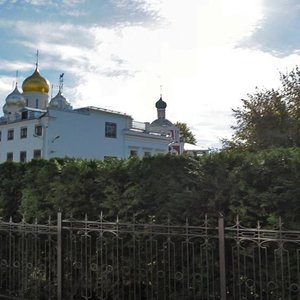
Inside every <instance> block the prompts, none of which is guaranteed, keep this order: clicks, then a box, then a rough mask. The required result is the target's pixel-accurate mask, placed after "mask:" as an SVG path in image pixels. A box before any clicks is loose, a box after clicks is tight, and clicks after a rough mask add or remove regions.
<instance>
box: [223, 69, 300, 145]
mask: <svg viewBox="0 0 300 300" xmlns="http://www.w3.org/2000/svg"><path fill="white" fill-rule="evenodd" d="M280 79H281V87H280V88H279V89H278V90H273V89H272V90H267V89H257V90H256V92H255V93H253V94H248V98H247V99H242V107H239V108H237V109H234V110H233V114H234V117H235V119H236V125H235V126H232V128H233V130H234V134H233V137H232V140H229V141H228V140H227V141H224V144H225V146H226V147H229V148H240V149H241V148H243V149H247V150H252V151H253V150H254V151H257V150H262V149H267V148H273V147H299V146H300V70H299V68H298V67H296V68H295V69H294V70H292V71H291V72H289V73H287V74H281V77H280Z"/></svg>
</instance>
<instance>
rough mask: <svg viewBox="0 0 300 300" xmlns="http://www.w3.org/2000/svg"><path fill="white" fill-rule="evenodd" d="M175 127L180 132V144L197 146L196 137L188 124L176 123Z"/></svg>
mask: <svg viewBox="0 0 300 300" xmlns="http://www.w3.org/2000/svg"><path fill="white" fill-rule="evenodd" d="M175 126H176V127H177V128H179V130H180V142H184V143H189V144H193V145H196V143H197V140H196V137H195V135H194V134H193V132H192V130H191V129H190V128H189V127H188V125H187V124H186V123H182V122H176V123H175Z"/></svg>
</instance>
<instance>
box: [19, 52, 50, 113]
mask: <svg viewBox="0 0 300 300" xmlns="http://www.w3.org/2000/svg"><path fill="white" fill-rule="evenodd" d="M22 90H23V97H24V98H25V101H26V106H27V107H30V108H37V109H46V108H47V106H48V99H49V95H48V93H49V82H48V80H47V79H45V78H44V77H42V76H41V74H40V72H39V68H38V53H37V62H36V67H35V70H34V72H33V74H32V75H31V76H29V77H27V78H26V79H25V80H24V82H23V84H22Z"/></svg>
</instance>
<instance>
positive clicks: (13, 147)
mask: <svg viewBox="0 0 300 300" xmlns="http://www.w3.org/2000/svg"><path fill="white" fill-rule="evenodd" d="M37 124H39V120H38V119H32V120H24V121H21V122H14V123H9V124H3V125H1V126H0V130H1V141H0V162H4V161H6V158H7V153H8V152H12V153H13V160H14V161H16V162H18V161H20V151H26V152H27V153H26V154H27V161H29V160H31V159H32V158H33V151H34V150H38V149H40V150H42V155H43V137H35V136H34V128H35V125H37ZM22 127H27V137H26V138H22V139H21V138H20V131H21V128H22ZM10 129H13V130H14V139H13V140H7V132H8V130H10Z"/></svg>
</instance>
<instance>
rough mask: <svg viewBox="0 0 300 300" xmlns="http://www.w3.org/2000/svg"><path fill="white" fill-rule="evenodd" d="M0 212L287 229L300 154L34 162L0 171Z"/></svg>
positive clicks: (294, 218)
mask: <svg viewBox="0 0 300 300" xmlns="http://www.w3.org/2000/svg"><path fill="white" fill-rule="evenodd" d="M0 177H1V178H0V209H1V210H0V213H1V216H2V217H3V218H8V216H10V215H12V216H13V218H14V219H15V220H18V219H20V218H21V217H22V215H24V214H25V216H26V219H28V220H30V219H31V220H33V219H34V218H36V217H37V218H38V219H39V220H47V219H48V216H53V217H55V215H56V213H57V211H58V210H61V211H63V213H64V214H65V215H70V214H72V215H73V216H74V217H76V218H83V217H84V215H85V214H88V217H89V218H91V219H96V218H98V217H99V215H100V213H101V211H103V213H104V214H105V216H107V218H109V217H111V218H115V217H116V215H119V217H120V218H122V219H131V218H132V217H133V216H135V217H136V219H137V220H140V221H149V218H151V219H152V220H157V221H164V220H166V218H167V217H168V216H169V217H170V218H171V219H172V220H174V221H176V222H184V221H185V219H186V218H189V219H191V220H192V222H193V223H196V222H199V221H200V220H201V219H202V217H203V215H204V214H205V213H208V214H211V215H213V216H216V215H217V213H218V212H222V213H223V214H224V215H225V216H226V217H227V218H228V219H231V220H233V219H234V218H235V216H236V215H237V214H239V215H240V217H241V219H242V220H243V222H244V224H247V223H248V224H250V223H251V224H252V225H253V224H255V222H256V220H257V219H260V220H262V221H263V222H264V223H267V224H274V223H275V222H276V219H277V217H279V216H281V217H282V218H283V219H284V220H285V223H288V227H290V228H291V227H296V226H297V225H299V223H300V220H299V218H300V214H299V210H300V207H299V205H298V203H299V200H298V199H299V198H300V187H299V181H300V149H298V148H281V149H276V150H272V151H260V152H255V153H254V152H235V151H222V152H217V153H211V154H207V155H205V156H202V157H199V158H192V157H186V156H171V155H170V156H169V155H167V156H156V157H147V158H144V159H142V160H140V159H137V158H131V159H128V160H109V161H85V160H76V159H68V158H66V159H52V160H49V161H44V160H33V161H31V162H29V163H26V164H21V163H12V162H6V163H3V164H1V165H0Z"/></svg>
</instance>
